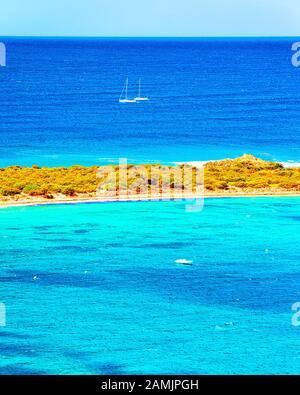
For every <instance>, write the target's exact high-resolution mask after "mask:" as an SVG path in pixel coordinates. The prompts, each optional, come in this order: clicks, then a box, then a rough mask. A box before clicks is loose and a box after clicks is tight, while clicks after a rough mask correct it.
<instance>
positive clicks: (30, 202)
mask: <svg viewBox="0 0 300 395" xmlns="http://www.w3.org/2000/svg"><path fill="white" fill-rule="evenodd" d="M241 197H249V198H250V197H252V198H255V197H300V191H299V192H290V191H278V192H253V193H250V192H249V193H246V192H244V193H217V192H206V193H205V194H204V195H184V196H182V195H154V196H145V195H129V196H119V197H116V196H113V197H109V196H103V197H90V196H88V197H87V196H82V197H70V198H68V197H64V198H61V197H59V198H56V197H54V198H53V199H46V198H40V197H35V198H27V199H20V200H14V199H10V200H5V201H3V200H2V201H0V208H8V207H23V206H48V205H58V204H61V205H63V204H78V203H110V202H111V203H117V202H138V201H141V202H145V201H172V200H176V201H180V200H195V199H209V198H241Z"/></svg>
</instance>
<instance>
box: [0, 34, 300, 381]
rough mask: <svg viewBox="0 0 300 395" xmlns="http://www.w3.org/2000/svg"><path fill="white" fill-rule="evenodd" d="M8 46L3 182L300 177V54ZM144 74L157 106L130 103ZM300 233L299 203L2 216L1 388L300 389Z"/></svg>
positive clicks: (230, 48)
mask: <svg viewBox="0 0 300 395" xmlns="http://www.w3.org/2000/svg"><path fill="white" fill-rule="evenodd" d="M2 41H4V42H5V44H6V47H7V67H2V68H0V86H1V89H0V105H1V112H0V166H7V165H12V164H19V165H30V166H31V165H33V164H39V165H47V166H66V165H72V164H75V163H79V164H83V165H92V164H102V163H116V162H117V161H118V158H119V157H122V158H124V157H127V158H128V161H129V162H151V161H153V162H163V163H170V162H174V161H192V160H209V159H221V158H225V157H235V156H238V155H241V154H243V153H245V152H247V153H252V154H255V155H258V156H260V157H262V158H264V159H271V160H279V161H289V160H290V161H293V162H300V133H299V131H300V122H299V121H300V112H299V108H300V107H299V104H300V93H299V84H300V69H297V68H294V67H293V66H292V65H291V60H290V58H291V55H292V53H291V50H290V48H291V44H292V42H293V41H297V40H292V39H255V40H253V39H247V40H244V39H243V40H242V39H235V40H229V39H224V40H213V39H210V40H194V39H189V40H169V39H168V40H152V39H148V40H141V39H136V40H129V39H122V40H118V39H114V40H112V39H103V40H99V39H68V40H65V39H55V40H53V39H13V38H10V39H3V40H2ZM127 76H128V77H129V83H130V91H129V92H130V93H129V94H130V96H134V95H135V94H136V88H137V79H138V78H142V89H143V92H142V93H144V94H145V95H147V96H149V97H150V101H149V102H145V103H138V104H130V105H121V104H119V103H118V97H119V94H120V92H121V90H122V86H123V84H124V80H125V78H126V77H127ZM299 221H300V198H297V197H294V198H292V197H285V198H279V197H273V198H268V197H260V198H228V199H207V200H206V201H205V206H204V210H203V211H201V212H192V213H191V212H186V211H185V210H184V203H183V202H178V201H177V202H134V203H133V202H131V203H107V204H78V205H56V206H54V205H52V206H51V205H50V206H37V207H18V208H4V209H1V210H0V223H1V226H0V247H1V254H0V267H1V271H0V284H1V285H0V302H2V303H5V305H6V309H7V325H6V326H4V327H0V373H2V374H5V373H9V374H16V373H23V374H38V373H41V374H51V373H52V374H56V373H60V374H63V373H67V374H75V373H83V374H89V373H95V374H97V373H111V374H122V373H124V374H125V373H129V374H130V373H154V374H155V373H182V374H183V373H204V374H208V373H216V374H226V373H245V374H246V373H252V374H253V373H262V374H263V373H282V374H284V373H288V374H291V373H299V371H300V354H299V353H298V349H297V344H298V340H299V338H300V329H299V328H300V327H295V326H293V325H292V324H291V318H292V313H293V312H292V310H291V306H292V304H293V303H295V302H298V301H300V270H299V256H300V232H299V225H300V222H299ZM178 259H188V260H192V261H193V265H192V266H184V265H178V264H176V263H175V261H176V260H178Z"/></svg>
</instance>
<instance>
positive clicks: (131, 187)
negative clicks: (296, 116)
mask: <svg viewBox="0 0 300 395" xmlns="http://www.w3.org/2000/svg"><path fill="white" fill-rule="evenodd" d="M187 170H188V171H187ZM124 171H125V173H126V183H124V179H123V178H122V174H123V175H124ZM201 171H202V170H201V169H199V168H197V167H195V166H189V165H179V166H160V165H150V164H146V165H126V168H125V169H124V168H122V167H120V166H118V165H116V166H100V167H97V166H92V167H84V166H79V165H75V166H71V167H68V168H66V167H58V168H48V167H39V166H37V165H34V166H32V167H31V168H29V167H21V166H10V167H6V168H1V169H0V200H1V201H7V200H22V199H24V198H26V197H35V198H39V197H40V198H44V199H53V198H57V196H58V195H59V196H60V197H64V196H65V197H68V198H72V197H76V196H78V197H80V196H85V197H91V198H92V197H96V191H98V194H97V196H99V194H100V196H110V195H111V196H112V194H113V193H115V192H117V193H119V194H122V193H127V194H145V193H149V191H150V190H151V191H152V193H153V194H159V193H164V192H167V193H174V192H175V193H177V192H178V193H179V192H182V191H183V190H190V191H192V192H195V191H196V190H197V189H198V188H201V187H202V191H203V190H204V193H206V194H213V193H215V194H238V193H242V194H251V193H258V192H259V193H266V194H272V193H278V192H290V193H292V192H294V193H297V192H299V193H300V168H284V167H283V165H282V164H280V163H276V162H271V161H265V160H262V159H259V158H256V157H254V156H252V155H243V156H242V157H240V158H236V159H226V160H220V161H213V162H208V163H206V164H205V166H204V189H203V182H202V181H201V180H202V178H201V176H200V177H198V176H199V175H201V174H200V172H201ZM122 172H123V173H122ZM184 174H185V175H186V174H188V176H185V181H184V183H182V180H183V175H184Z"/></svg>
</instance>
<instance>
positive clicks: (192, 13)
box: [0, 0, 300, 36]
mask: <svg viewBox="0 0 300 395" xmlns="http://www.w3.org/2000/svg"><path fill="white" fill-rule="evenodd" d="M0 35H1V36H298V35H300V5H299V0H5V1H3V2H1V6H0Z"/></svg>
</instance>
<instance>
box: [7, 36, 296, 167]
mask: <svg viewBox="0 0 300 395" xmlns="http://www.w3.org/2000/svg"><path fill="white" fill-rule="evenodd" d="M1 41H3V42H4V43H5V44H6V47H7V67H2V68H0V108H1V111H0V166H6V165H11V164H19V165H32V164H35V163H37V164H39V165H47V166H61V165H72V164H74V163H76V164H77V163H78V164H82V165H93V164H100V163H114V162H117V161H118V158H120V157H121V158H124V157H126V158H128V160H129V161H131V162H139V163H140V162H150V161H154V162H164V163H167V162H174V161H195V160H199V161H201V160H209V159H223V158H227V157H235V156H239V155H242V154H243V153H245V152H246V153H252V154H254V155H258V156H260V157H262V158H264V159H271V160H280V161H288V160H291V161H296V162H300V111H299V108H300V92H299V86H300V68H295V67H293V66H292V63H291V56H292V54H293V52H292V51H291V45H292V43H293V42H294V41H299V40H298V39H296V38H295V39H293V38H285V39H283V38H281V39H279V38H272V39H266V38H265V39H47V38H44V39H28V38H27V39H25V38H24V39H21V38H20V39H14V38H6V39H5V38H3V39H1ZM126 77H128V78H129V96H130V97H134V96H135V95H136V94H137V80H138V78H141V79H142V93H143V94H145V95H146V96H149V98H150V101H149V102H144V103H138V104H136V103H135V104H120V103H119V102H118V99H119V95H120V93H121V90H122V88H123V85H124V81H125V78H126Z"/></svg>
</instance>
